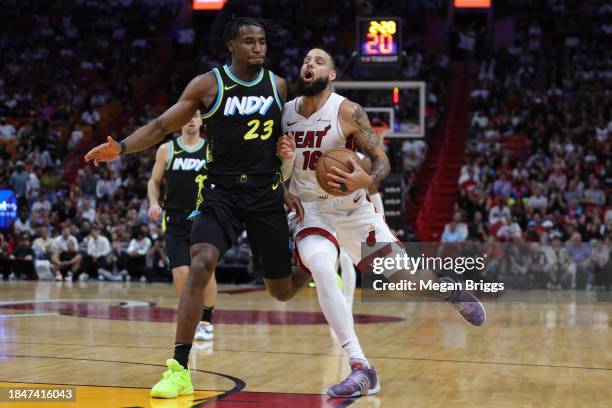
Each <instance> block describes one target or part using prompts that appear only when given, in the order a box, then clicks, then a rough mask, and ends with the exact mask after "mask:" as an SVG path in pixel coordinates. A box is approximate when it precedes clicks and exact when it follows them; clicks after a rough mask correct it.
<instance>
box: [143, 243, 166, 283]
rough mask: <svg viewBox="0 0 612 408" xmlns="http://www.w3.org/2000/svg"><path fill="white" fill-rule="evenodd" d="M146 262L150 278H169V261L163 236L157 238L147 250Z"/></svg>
mask: <svg viewBox="0 0 612 408" xmlns="http://www.w3.org/2000/svg"><path fill="white" fill-rule="evenodd" d="M146 264H147V271H148V273H147V276H149V277H150V280H160V279H161V280H164V281H165V280H167V277H168V265H169V262H168V256H167V255H166V251H165V248H164V240H163V239H162V238H157V239H156V240H155V241H154V243H153V246H152V247H151V248H150V249H149V251H148V252H147V259H146Z"/></svg>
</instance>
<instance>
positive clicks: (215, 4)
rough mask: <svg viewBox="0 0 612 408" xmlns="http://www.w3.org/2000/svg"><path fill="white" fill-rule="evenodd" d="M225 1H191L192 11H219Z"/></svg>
mask: <svg viewBox="0 0 612 408" xmlns="http://www.w3.org/2000/svg"><path fill="white" fill-rule="evenodd" d="M226 2H227V0H193V9H194V10H221V9H222V8H223V6H225V3H226Z"/></svg>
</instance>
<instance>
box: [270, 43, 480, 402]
mask: <svg viewBox="0 0 612 408" xmlns="http://www.w3.org/2000/svg"><path fill="white" fill-rule="evenodd" d="M335 79H336V70H335V66H334V62H333V59H332V57H331V56H330V55H329V54H328V53H327V52H326V51H324V50H322V49H319V48H314V49H312V50H310V51H309V52H308V54H307V55H306V57H305V58H304V62H303V65H302V67H301V70H300V78H299V83H298V85H299V91H300V93H301V94H302V96H301V97H298V98H296V99H294V100H292V101H290V102H288V103H287V104H286V105H285V109H284V114H283V128H284V132H286V133H287V134H286V135H285V136H283V137H281V138H280V139H279V141H278V143H277V152H278V154H279V156H280V157H281V158H282V159H283V177H284V178H285V179H288V178H289V177H290V178H291V182H290V187H289V190H290V192H291V193H293V194H295V195H297V196H298V197H299V198H300V200H301V201H302V204H303V207H304V220H303V221H301V222H299V223H298V225H297V227H296V231H295V241H296V251H297V256H298V258H299V260H300V263H301V264H302V265H303V266H304V267H305V268H307V269H308V270H309V271H310V273H312V276H313V278H314V280H315V282H316V286H317V295H318V298H319V304H320V305H321V310H322V311H323V314H324V315H325V318H326V319H327V321H328V323H329V324H330V326H331V327H332V329H333V330H334V332H335V333H336V335H337V337H338V339H339V340H340V343H341V344H342V347H343V348H344V350H345V351H346V352H347V354H348V358H349V362H350V366H351V373H350V374H349V376H348V377H347V378H346V379H345V380H343V381H342V382H341V383H339V384H336V385H333V386H331V387H330V388H329V389H328V391H327V392H328V394H329V395H330V396H332V397H352V396H359V395H370V394H375V393H377V392H378V391H379V390H380V383H379V380H378V375H377V373H376V370H375V369H374V368H372V367H371V366H370V363H369V362H368V360H367V359H366V357H365V355H364V353H363V351H362V349H361V346H360V344H359V341H358V339H357V336H356V335H355V330H354V327H353V318H352V313H351V310H350V309H349V306H348V303H347V301H346V299H345V297H344V296H343V295H342V292H341V291H340V289H339V288H338V285H337V284H336V276H335V275H336V269H335V265H336V259H337V257H338V255H339V251H340V247H343V248H344V249H345V250H346V252H347V253H348V255H349V256H350V258H351V259H352V261H353V262H354V263H355V264H357V265H358V267H359V268H360V269H362V270H364V271H365V270H367V263H368V260H367V259H365V258H364V259H362V256H361V243H362V242H367V243H368V244H370V243H372V242H374V243H376V242H378V243H390V244H388V245H385V246H384V248H383V249H390V250H391V251H392V253H394V254H395V253H398V252H400V251H403V248H402V247H401V245H399V244H398V243H397V238H396V237H395V236H394V235H393V233H392V232H391V230H390V229H389V227H388V226H387V224H386V223H385V221H384V218H383V216H382V214H380V213H377V212H376V211H375V209H374V205H373V204H372V203H371V202H370V201H369V197H368V196H367V189H368V188H369V187H370V186H371V185H372V184H374V183H378V182H380V181H381V180H382V179H383V178H384V177H385V176H386V175H387V174H388V173H389V160H388V159H387V156H386V155H385V153H384V150H383V147H382V144H381V142H380V140H379V139H378V138H377V136H376V134H375V133H374V130H373V129H372V127H371V125H370V122H369V120H368V117H367V115H366V113H365V112H364V110H363V108H362V107H361V106H359V105H358V104H356V103H354V102H351V101H349V100H347V99H346V98H344V97H342V96H340V95H338V94H336V93H333V92H332V91H331V81H333V80H335ZM345 146H351V147H358V148H359V149H360V150H361V151H362V152H363V153H364V154H366V155H367V156H368V157H369V158H370V160H371V161H372V168H371V170H370V173H369V174H367V173H366V172H365V171H364V170H363V169H362V168H361V167H360V165H359V164H358V163H357V162H356V161H354V160H352V159H351V164H352V166H353V168H354V171H353V172H352V173H346V172H343V171H341V170H339V169H337V168H335V167H332V171H333V173H328V178H330V180H329V181H328V184H329V187H331V188H333V189H334V190H336V191H338V192H339V193H340V192H341V191H342V190H343V189H348V191H349V192H350V194H349V195H346V196H342V197H340V196H334V195H330V194H328V193H326V192H325V191H324V190H323V189H322V188H321V187H320V186H319V184H318V183H317V180H316V176H315V168H316V164H317V160H318V159H319V157H321V156H322V154H323V153H325V152H326V151H327V150H329V149H332V148H336V147H345ZM368 258H370V257H368ZM362 261H363V262H362ZM385 276H386V277H387V278H388V279H389V280H390V281H399V280H410V281H417V280H424V281H427V280H431V281H433V282H438V281H439V279H438V278H437V277H436V276H435V275H434V274H433V273H432V272H431V271H417V272H416V273H413V274H411V273H410V272H409V271H403V270H400V271H390V272H387V273H385ZM443 279H447V278H443ZM410 294H412V295H413V294H414V293H410ZM418 294H419V295H429V296H438V297H444V298H445V299H446V300H448V301H449V302H452V303H453V304H454V305H455V306H456V308H457V310H458V311H459V313H460V314H461V315H462V316H463V317H464V318H465V319H466V320H467V321H468V322H469V323H471V324H473V325H477V326H479V325H482V324H483V323H484V321H485V319H486V317H485V312H484V308H483V307H482V305H481V304H480V302H479V301H478V299H476V298H475V297H474V296H473V295H471V294H469V293H468V292H466V291H460V290H456V291H452V293H451V292H446V293H445V294H442V293H440V292H437V291H428V292H419V293H418Z"/></svg>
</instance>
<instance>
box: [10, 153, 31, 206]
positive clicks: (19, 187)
mask: <svg viewBox="0 0 612 408" xmlns="http://www.w3.org/2000/svg"><path fill="white" fill-rule="evenodd" d="M28 179H29V176H28V173H26V171H25V167H24V166H23V162H17V166H16V167H15V171H14V172H13V173H12V174H11V179H10V180H9V184H10V186H11V188H12V189H13V191H14V192H15V196H16V197H17V198H23V199H25V198H26V197H27V194H26V192H27V187H28Z"/></svg>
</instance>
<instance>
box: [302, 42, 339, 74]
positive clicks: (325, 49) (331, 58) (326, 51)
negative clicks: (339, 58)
mask: <svg viewBox="0 0 612 408" xmlns="http://www.w3.org/2000/svg"><path fill="white" fill-rule="evenodd" d="M315 49H316V50H321V51H323V52H325V53H326V54H327V55H329V59H330V61H331V64H332V69H336V60H335V59H334V55H333V54H332V53H331V52H330V51H329V50H328V49H327V48H325V47H319V46H314V47H310V48H309V49H308V51H311V50H315Z"/></svg>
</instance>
